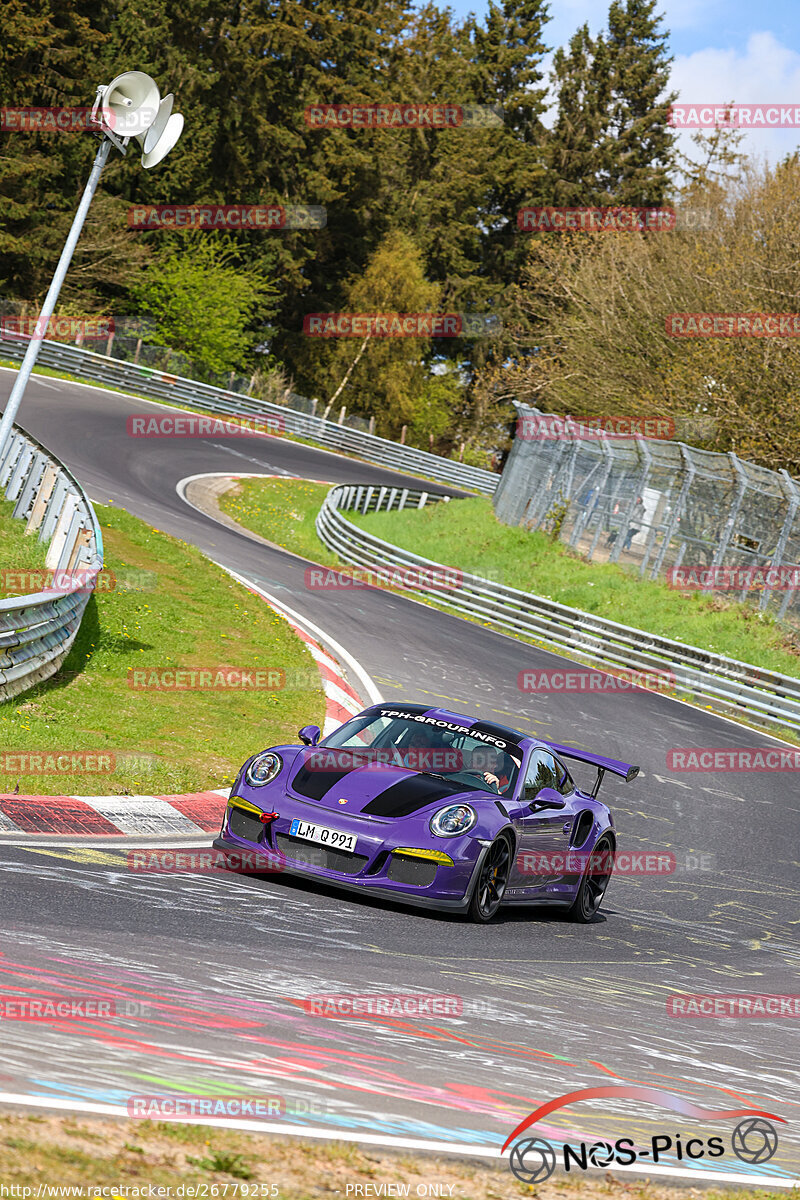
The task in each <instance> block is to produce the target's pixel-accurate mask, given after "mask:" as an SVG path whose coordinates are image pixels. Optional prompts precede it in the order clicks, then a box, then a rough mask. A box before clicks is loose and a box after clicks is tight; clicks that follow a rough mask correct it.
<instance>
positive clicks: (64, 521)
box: [0, 426, 103, 701]
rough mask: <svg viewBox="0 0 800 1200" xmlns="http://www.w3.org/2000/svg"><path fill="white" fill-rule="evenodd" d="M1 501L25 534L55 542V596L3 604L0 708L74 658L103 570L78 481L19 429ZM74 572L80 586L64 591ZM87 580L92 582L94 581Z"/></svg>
mask: <svg viewBox="0 0 800 1200" xmlns="http://www.w3.org/2000/svg"><path fill="white" fill-rule="evenodd" d="M0 494H4V495H5V498H6V499H7V500H13V501H15V504H14V513H13V515H14V517H17V518H19V519H21V520H25V521H26V522H27V528H26V533H28V534H31V535H33V534H35V533H38V535H39V541H40V542H49V545H48V547H47V554H46V558H45V567H46V569H47V570H48V571H53V572H54V580H53V590H50V591H41V592H36V593H34V594H33V595H29V596H13V597H11V598H10V599H8V600H0V701H2V700H10V699H12V697H14V696H17V695H19V693H20V692H24V691H27V690H28V688H31V687H33V685H34V684H35V683H39V682H40V681H41V680H42V679H48V678H49V677H50V676H51V675H53V674H55V672H56V671H57V670H58V668H59V667H60V666H61V664H62V662H63V661H64V659H65V658H66V656H67V654H68V653H69V651H70V648H71V646H72V643H73V642H74V640H75V635H76V634H77V632H78V627H79V625H80V623H81V618H82V617H83V613H84V609H85V608H86V605H87V603H88V600H89V597H90V595H91V592H92V586H93V576H95V575H96V573H97V572H98V571H99V570H100V569H101V567H102V565H103V535H102V533H101V531H100V525H99V523H98V521H97V517H96V515H95V512H94V509H93V508H92V506H91V504H90V502H89V499H88V497H87V496H86V493H85V492H84V490H83V488H82V487H81V486H80V484H79V483H78V481H77V480H76V479H75V477H74V476H73V475H72V474H71V473H70V472H69V471H68V470H67V468H66V467H65V466H64V465H63V464H62V463H60V462H59V461H58V459H57V458H55V457H54V456H53V455H52V454H51V453H50V452H49V451H48V450H46V449H45V448H44V446H42V445H41V444H40V443H39V442H37V441H36V439H35V438H33V437H31V435H30V434H28V433H25V432H24V431H23V430H21V429H19V428H18V427H17V426H15V427H14V429H13V432H12V434H11V437H10V438H9V439H8V442H7V444H6V449H5V452H4V453H3V454H2V455H0ZM59 573H69V576H70V579H69V580H65V581H64V582H70V581H71V582H72V583H73V587H72V588H71V589H70V588H62V587H59V586H58V585H59V582H61V581H60V580H59V578H58V575H59ZM87 577H88V578H87Z"/></svg>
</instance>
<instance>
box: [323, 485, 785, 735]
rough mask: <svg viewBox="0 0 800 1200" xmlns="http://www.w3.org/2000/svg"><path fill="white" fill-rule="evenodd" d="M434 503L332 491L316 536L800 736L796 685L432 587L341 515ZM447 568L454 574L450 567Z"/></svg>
mask: <svg viewBox="0 0 800 1200" xmlns="http://www.w3.org/2000/svg"><path fill="white" fill-rule="evenodd" d="M445 499H447V498H446V497H445ZM440 500H442V497H440V496H431V495H428V493H427V492H420V491H416V490H410V489H401V488H382V487H365V486H362V487H358V486H339V487H334V488H332V489H331V491H330V492H328V495H327V496H326V498H325V501H324V503H323V505H322V508H321V509H320V511H319V514H318V516H317V523H316V527H317V532H318V534H319V536H320V538H321V539H322V541H323V542H324V543H325V545H326V546H327V547H328V549H329V550H332V551H333V552H334V553H335V554H337V555H338V556H339V558H341V559H342V560H343V561H344V562H347V563H351V564H354V565H356V566H359V567H366V568H372V569H374V570H380V569H381V568H383V569H386V568H404V567H405V568H408V567H411V568H414V567H417V568H418V567H427V568H430V569H432V570H433V572H434V574H432V575H429V576H428V578H429V579H431V585H430V586H426V587H425V588H424V589H423V588H414V587H412V588H410V589H409V590H410V591H411V592H415V591H416V592H419V593H420V594H424V595H426V596H429V597H431V598H432V599H435V600H437V601H438V602H440V603H442V604H445V605H447V607H448V608H451V609H454V610H455V611H456V612H458V613H460V614H462V615H464V616H470V617H477V618H479V619H480V620H481V621H486V622H489V623H491V624H492V625H495V626H497V627H498V628H500V629H504V630H509V631H511V632H512V633H515V634H517V635H520V636H522V637H523V638H529V639H530V640H531V641H533V642H536V643H540V644H542V645H545V646H548V647H552V648H553V649H555V650H559V651H565V652H568V653H569V654H570V655H571V656H573V657H576V658H579V659H584V660H586V661H589V662H592V663H599V664H601V665H603V666H608V667H609V668H610V669H611V670H614V669H617V670H619V669H627V670H630V669H633V670H639V671H656V672H659V671H660V672H664V671H667V670H668V671H669V672H671V673H672V674H673V675H674V676H675V679H676V689H677V691H678V692H684V691H685V692H688V693H690V694H691V695H693V696H694V697H696V698H697V699H700V700H706V701H711V702H714V703H716V704H722V705H725V706H726V707H727V708H729V709H730V710H731V711H732V712H734V713H737V714H739V715H741V716H746V717H747V718H748V719H750V720H757V721H760V722H762V723H763V722H766V723H772V724H775V725H782V726H786V727H788V728H790V729H793V730H795V731H797V730H798V729H800V679H795V678H792V677H791V676H789V675H781V674H779V673H778V672H777V671H766V670H762V669H761V668H760V667H755V666H752V665H751V664H749V663H743V662H737V661H736V660H735V659H732V658H725V657H724V656H723V655H721V654H713V653H711V651H708V650H701V649H700V648H699V647H697V646H687V645H684V644H683V643H682V642H673V641H671V640H670V639H669V638H665V637H659V636H658V635H657V634H652V633H645V632H644V631H643V630H641V629H633V628H631V627H630V626H628V625H621V624H619V623H618V622H617V621H609V620H607V619H606V618H605V617H596V616H593V615H592V614H591V613H586V612H582V611H581V610H580V609H578V608H569V607H568V606H567V605H565V604H557V603H555V602H554V601H552V600H547V599H545V598H544V597H543V596H536V595H533V593H530V592H522V591H519V590H518V589H516V588H512V587H506V586H504V585H502V584H498V583H492V582H490V581H489V580H486V579H482V578H481V577H480V576H478V575H470V574H466V573H464V574H460V577H459V586H458V588H453V587H452V585H451V586H441V587H437V586H436V585H435V582H434V581H435V579H436V574H435V573H436V572H437V571H438V572H441V571H442V570H443V569H444V567H443V564H441V563H435V562H432V561H431V559H428V558H421V557H420V556H419V555H418V554H412V553H411V552H410V551H408V550H402V549H400V547H398V546H393V545H392V544H391V543H390V542H386V541H384V540H383V539H382V538H379V537H375V536H374V535H372V534H369V533H366V532H365V531H364V530H363V529H359V528H358V527H357V526H356V525H354V524H353V522H352V521H348V520H347V518H346V517H344V516H343V515H342V513H343V512H346V511H351V512H354V511H357V512H362V513H366V512H377V511H378V510H379V509H380V510H384V511H387V510H389V509H398V508H408V507H413V508H422V507H424V506H425V505H426V504H428V503H430V502H431V501H440ZM454 503H457V501H454ZM450 566H451V571H452V566H453V564H450Z"/></svg>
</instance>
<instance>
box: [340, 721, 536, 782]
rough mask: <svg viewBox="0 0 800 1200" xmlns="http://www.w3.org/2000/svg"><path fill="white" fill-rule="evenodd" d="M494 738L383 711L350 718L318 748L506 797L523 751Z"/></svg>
mask: <svg viewBox="0 0 800 1200" xmlns="http://www.w3.org/2000/svg"><path fill="white" fill-rule="evenodd" d="M495 741H497V742H501V741H502V739H501V738H497V739H493V738H492V737H491V736H490V735H488V734H486V735H481V734H480V733H475V734H470V733H469V732H468V731H467V730H466V729H461V728H460V727H459V726H458V725H456V724H454V723H452V722H450V721H445V720H441V721H438V720H436V719H435V718H425V717H422V716H421V715H419V714H415V713H407V714H403V713H402V712H401V713H399V714H398V715H394V714H393V712H392V713H391V714H390V713H387V711H386V710H381V711H380V712H378V713H375V712H372V713H367V714H365V715H364V716H361V717H355V718H354V719H353V720H352V721H347V722H346V724H344V725H342V726H341V727H340V728H339V729H337V730H336V732H335V733H332V734H330V735H329V736H328V737H326V738H325V739H324V740H323V741H322V742H321V743H320V746H324V747H326V748H330V749H336V750H347V751H351V752H352V754H353V761H354V765H363V764H367V763H376V764H380V763H386V764H391V765H394V766H403V767H407V768H408V769H409V770H412V771H419V772H422V773H424V774H427V775H441V776H443V777H444V778H446V779H449V780H452V781H453V782H454V783H463V784H464V786H465V787H470V788H472V787H475V788H480V789H482V790H484V791H487V792H493V793H494V794H495V795H496V794H498V793H501V794H503V795H508V794H510V793H511V792H512V791H513V788H514V784H515V782H516V778H517V774H518V772H519V767H520V761H521V752H520V750H519V747H518V746H516V745H514V744H512V743H510V742H505V743H503V744H502V745H495V744H494V742H495Z"/></svg>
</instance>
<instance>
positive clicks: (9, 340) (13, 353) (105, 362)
mask: <svg viewBox="0 0 800 1200" xmlns="http://www.w3.org/2000/svg"><path fill="white" fill-rule="evenodd" d="M27 343H28V339H26V338H23V337H19V336H16V335H12V334H9V333H8V332H7V331H5V332H3V331H0V355H1V356H5V357H7V358H11V359H13V360H15V361H16V360H21V359H22V357H23V355H24V354H25V348H26V346H27ZM38 362H39V365H40V366H45V367H51V368H52V369H54V370H57V371H65V372H67V373H68V374H70V375H77V376H80V377H81V378H82V379H87V380H90V381H92V382H96V383H104V384H108V385H109V386H110V387H114V388H121V389H123V390H125V391H132V392H138V393H141V394H144V395H146V396H152V397H154V398H156V399H158V400H168V401H170V402H171V403H172V404H177V405H180V406H182V407H186V408H194V409H201V410H205V411H207V412H211V413H221V414H225V415H227V416H231V415H238V416H245V415H246V416H273V417H275V416H277V417H279V418H280V419H281V420H282V421H283V422H284V427H285V429H286V432H287V433H291V434H295V435H297V436H298V437H304V438H308V439H309V440H310V441H314V442H318V443H319V444H320V445H321V446H325V447H326V448H328V449H331V450H342V451H345V452H346V453H349V454H356V455H358V457H359V458H363V459H366V461H367V462H371V463H375V464H376V465H379V466H382V467H388V468H390V469H392V470H396V471H404V472H406V473H408V474H411V475H423V476H425V477H426V478H428V479H433V480H435V481H436V482H437V483H444V484H451V485H453V486H455V487H458V488H464V489H465V490H466V491H477V492H485V493H487V494H491V493H492V492H493V491H494V489H495V488H496V487H497V484H498V483H499V481H500V476H499V475H496V474H495V473H494V472H493V471H485V470H483V469H482V468H480V467H470V466H465V465H464V464H463V463H458V462H454V461H453V460H452V459H449V458H441V457H440V456H439V455H438V454H430V453H428V451H427V450H417V449H416V448H415V447H413V446H402V445H400V443H399V442H391V441H388V440H387V439H386V438H379V437H376V436H375V435H374V434H371V433H365V432H363V431H361V430H359V429H348V427H347V426H346V425H339V424H337V423H336V422H335V421H328V420H325V419H324V418H323V417H317V416H316V415H314V414H313V413H307V412H301V411H300V410H299V409H296V408H289V407H287V406H284V405H282V404H270V403H268V402H267V401H265V400H257V399H255V398H254V397H252V396H246V395H243V394H242V393H240V392H235V391H223V390H222V389H221V388H218V387H212V386H211V385H210V384H206V383H199V382H197V381H195V380H191V379H183V378H182V377H181V376H179V375H169V374H167V373H166V372H163V371H157V370H154V369H153V368H151V367H140V366H138V365H137V364H136V363H131V362H125V361H123V360H122V359H117V358H107V357H106V356H105V355H103V354H93V353H92V352H91V351H89V350H83V349H81V348H79V347H78V346H69V345H64V344H63V343H61V342H51V341H43V342H42V346H41V349H40V351H39V359H38ZM297 399H298V400H301V399H304V398H303V397H297Z"/></svg>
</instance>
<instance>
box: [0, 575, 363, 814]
mask: <svg viewBox="0 0 800 1200" xmlns="http://www.w3.org/2000/svg"><path fill="white" fill-rule="evenodd" d="M228 573H229V574H230V575H233V576H234V578H235V579H236V580H237V581H238V582H239V583H241V584H243V586H244V587H246V588H248V589H249V590H250V591H251V592H253V593H254V594H255V595H257V596H260V597H261V598H262V599H264V600H266V601H267V603H269V604H270V605H271V606H272V607H273V608H274V609H275V610H276V611H277V612H279V613H280V614H281V616H283V617H284V618H285V620H286V621H288V623H289V624H290V625H291V626H292V628H293V629H294V631H295V633H296V634H297V636H298V637H299V638H301V640H302V641H303V642H304V643H305V645H306V646H307V647H308V649H309V652H310V653H311V655H312V657H313V658H314V661H315V662H316V664H317V667H318V669H319V673H320V675H321V677H322V688H323V691H324V692H325V725H324V729H323V733H325V734H328V733H332V732H333V730H334V729H336V728H338V726H339V725H341V724H342V722H343V721H346V720H348V719H349V718H350V717H351V716H353V714H354V713H357V712H360V711H361V709H362V708H364V706H365V701H364V700H362V699H361V697H360V696H359V695H358V693H357V692H356V691H355V690H354V689H353V688H352V687H351V686H350V684H349V683H348V682H347V680H346V678H345V676H344V668H343V667H342V666H341V665H340V664H339V662H337V659H336V658H334V657H333V654H332V653H329V652H328V651H326V650H324V649H323V648H322V646H321V645H320V643H319V642H318V641H317V639H316V638H315V637H312V635H311V634H310V633H309V632H308V628H311V629H314V630H316V631H317V632H318V633H319V634H320V635H321V636H322V637H324V638H325V640H326V641H328V643H329V644H331V639H330V638H328V637H327V635H325V634H324V633H323V631H322V630H317V629H316V626H313V625H311V623H310V622H308V621H306V620H305V618H303V617H302V616H301V615H300V614H299V613H295V612H294V611H293V610H291V609H288V610H287V609H286V607H285V606H284V605H282V604H281V603H280V602H279V601H277V600H276V599H275V598H274V597H272V596H270V595H268V593H266V592H264V591H262V590H261V589H260V588H258V587H256V586H255V585H254V584H252V583H251V582H250V581H249V580H247V579H244V578H243V577H242V576H241V575H237V574H236V573H235V572H233V571H229V572H228ZM300 622H302V625H301V623H300ZM303 626H305V628H304V627H303ZM333 646H334V647H335V653H336V654H337V657H341V658H342V659H343V660H344V661H345V662H346V663H347V666H348V667H349V668H350V669H351V671H352V672H353V674H355V676H356V677H357V678H358V679H359V681H360V683H361V686H362V687H363V689H364V692H365V694H366V695H367V697H368V700H367V701H366V703H369V704H374V703H376V702H377V701H379V700H380V699H381V698H382V697H381V695H380V693H379V692H378V690H377V688H376V687H375V684H374V683H373V682H372V680H371V679H370V677H369V675H367V673H366V672H365V671H364V668H363V667H362V666H361V665H360V663H358V662H357V661H356V660H355V659H354V658H352V656H351V655H350V654H348V652H347V651H346V650H345V649H344V648H343V647H341V646H339V645H338V644H337V643H333ZM229 791H230V789H229V788H216V789H213V790H211V791H207V792H188V793H185V794H178V795H169V796H27V795H26V796H23V795H17V796H11V795H8V794H6V795H3V794H1V793H0V835H2V834H16V835H19V834H67V835H69V834H71V835H72V836H73V837H75V836H77V837H87V836H97V835H105V836H109V835H116V836H128V837H142V836H147V837H149V836H151V835H152V836H169V837H176V836H184V837H185V836H186V835H188V834H194V835H197V834H200V833H216V832H217V830H218V829H219V826H220V822H221V820H222V814H223V812H224V811H225V805H226V801H227V799H228V794H229Z"/></svg>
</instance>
